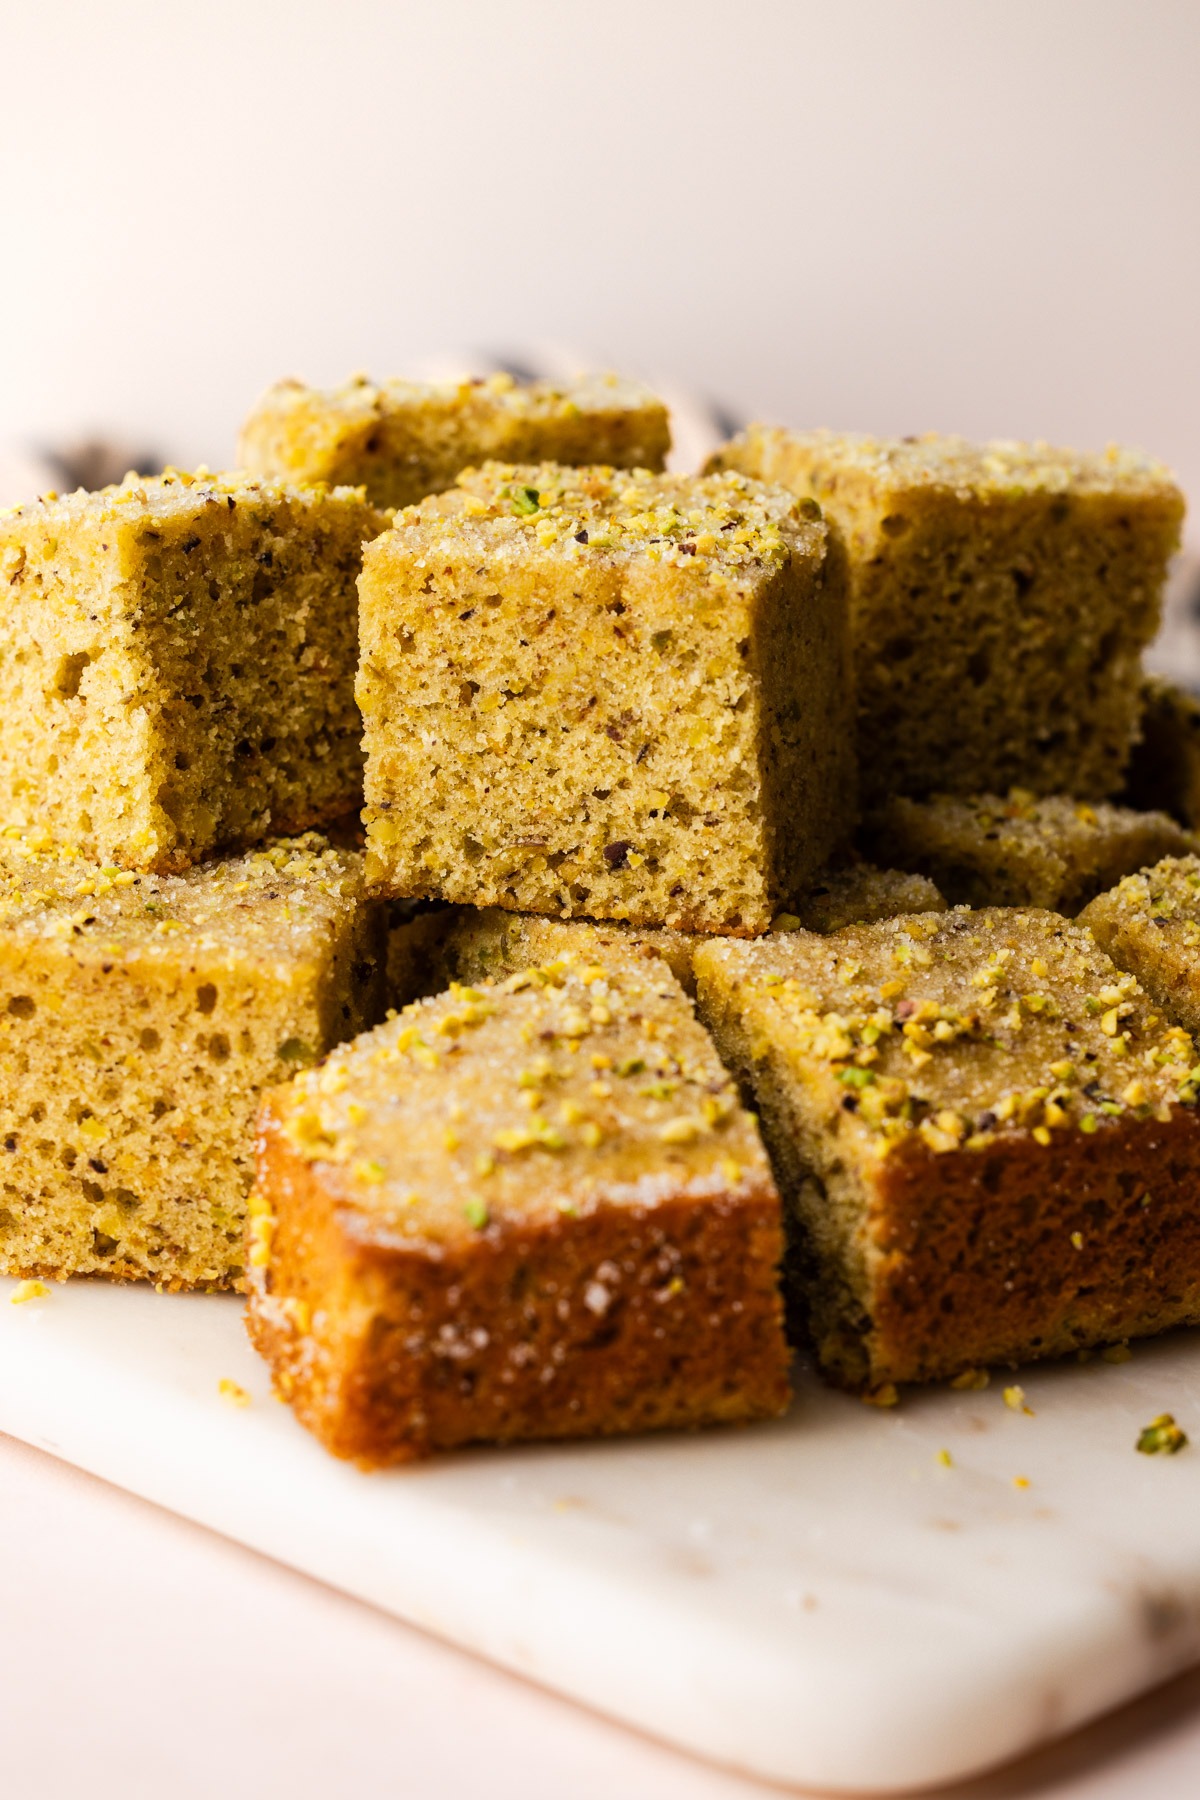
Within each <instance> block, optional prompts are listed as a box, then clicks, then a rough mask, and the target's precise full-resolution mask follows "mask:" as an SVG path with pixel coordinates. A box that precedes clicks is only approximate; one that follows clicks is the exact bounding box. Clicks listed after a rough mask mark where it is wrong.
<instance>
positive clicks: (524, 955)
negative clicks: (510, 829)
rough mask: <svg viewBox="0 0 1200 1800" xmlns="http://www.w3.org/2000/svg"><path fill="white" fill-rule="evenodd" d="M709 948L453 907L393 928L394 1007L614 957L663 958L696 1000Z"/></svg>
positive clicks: (645, 932) (636, 929)
mask: <svg viewBox="0 0 1200 1800" xmlns="http://www.w3.org/2000/svg"><path fill="white" fill-rule="evenodd" d="M704 941H705V940H704V939H703V937H701V936H700V935H699V934H698V933H696V932H690V931H670V930H668V929H666V928H665V927H664V928H662V929H656V928H655V927H654V926H645V927H642V926H637V925H626V924H624V923H622V922H621V921H620V920H613V921H610V922H609V923H607V924H595V923H593V921H592V920H590V919H547V918H545V917H544V916H543V915H541V914H540V913H512V912H506V911H505V909H504V908H503V907H502V906H483V907H474V906H446V907H441V908H439V909H438V910H437V911H434V912H423V913H417V914H416V916H415V917H414V918H412V919H407V920H402V921H401V922H399V923H398V924H396V925H393V927H392V930H391V933H390V936H389V938H388V982H389V995H390V999H391V1003H392V1005H393V1006H405V1005H407V1004H408V1002H409V1001H410V1000H418V999H422V998H424V997H426V996H427V995H430V994H437V993H441V991H442V990H443V989H444V988H448V987H449V986H450V985H451V983H452V982H456V981H457V982H465V983H466V984H467V985H468V986H469V987H473V986H476V985H477V984H478V983H480V982H496V981H503V980H505V979H506V978H507V977H508V976H509V975H515V974H517V973H518V971H519V970H521V969H527V968H529V967H530V965H531V964H534V963H550V962H553V961H554V960H555V958H556V957H560V956H574V957H576V958H579V957H582V958H583V959H584V961H594V960H595V959H596V958H597V957H603V956H605V955H606V954H608V953H610V952H611V953H612V954H613V955H620V956H627V957H628V956H634V957H657V958H659V959H660V960H661V961H662V962H664V963H666V965H667V967H668V968H669V969H670V971H671V973H672V975H674V977H675V979H676V981H677V982H678V983H679V985H680V987H681V988H682V989H683V991H684V993H685V994H688V995H692V994H694V993H695V982H694V980H693V977H692V953H693V951H694V950H695V948H696V945H697V944H698V943H702V942H704Z"/></svg>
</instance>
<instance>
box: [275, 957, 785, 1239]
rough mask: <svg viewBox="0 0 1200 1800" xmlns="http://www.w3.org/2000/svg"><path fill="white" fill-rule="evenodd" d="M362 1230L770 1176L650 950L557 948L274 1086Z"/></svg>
mask: <svg viewBox="0 0 1200 1800" xmlns="http://www.w3.org/2000/svg"><path fill="white" fill-rule="evenodd" d="M271 1104H272V1107H273V1108H274V1109H275V1110H276V1112H277V1114H278V1116H279V1117H280V1118H281V1120H282V1130H283V1133H284V1136H285V1137H286V1138H287V1140H288V1142H289V1143H290V1144H291V1146H292V1147H293V1149H294V1150H295V1151H296V1152H297V1153H298V1154H299V1155H300V1156H302V1157H303V1158H304V1159H305V1160H306V1161H309V1162H312V1163H318V1164H322V1165H325V1166H326V1171H327V1172H326V1175H325V1179H326V1181H327V1182H328V1183H329V1184H331V1185H332V1186H333V1187H334V1188H335V1190H336V1193H337V1201H338V1204H339V1207H340V1208H341V1209H342V1212H343V1223H344V1224H348V1225H349V1228H350V1229H351V1230H354V1231H356V1232H358V1233H359V1235H360V1236H361V1237H362V1238H364V1239H365V1240H367V1241H370V1242H374V1243H385V1244H386V1243H389V1242H392V1243H397V1244H400V1245H403V1244H405V1243H411V1242H413V1241H419V1242H421V1243H430V1242H435V1243H436V1242H443V1243H450V1244H454V1243H462V1242H466V1241H470V1240H471V1239H472V1238H473V1237H474V1236H475V1235H477V1234H478V1233H480V1232H482V1231H485V1230H486V1229H487V1228H488V1227H489V1225H492V1224H503V1223H519V1222H524V1221H540V1222H552V1221H553V1220H554V1219H555V1218H556V1217H559V1216H566V1217H568V1218H570V1217H576V1216H582V1215H586V1214H587V1213H589V1212H590V1211H592V1210H594V1209H595V1208H596V1207H597V1206H600V1205H608V1206H614V1205H615V1206H622V1207H634V1208H649V1207H653V1206H654V1205H655V1204H657V1203H659V1202H661V1201H663V1200H665V1199H668V1198H672V1197H677V1196H680V1195H686V1196H688V1197H691V1198H695V1199H698V1200H699V1199H707V1198H714V1199H715V1198H717V1197H720V1196H729V1197H730V1198H736V1196H737V1193H738V1190H739V1189H740V1190H743V1191H746V1192H748V1191H749V1186H753V1187H754V1188H755V1189H756V1190H757V1191H758V1192H759V1193H761V1191H762V1188H763V1186H764V1184H765V1185H766V1186H767V1187H768V1188H769V1187H770V1179H771V1178H770V1173H769V1170H768V1168H767V1164H766V1160H765V1155H764V1152H763V1150H762V1147H761V1144H760V1142H759V1139H758V1134H757V1131H756V1130H755V1127H754V1125H753V1123H752V1121H751V1120H750V1118H749V1116H748V1115H747V1114H746V1113H745V1112H743V1110H742V1108H741V1106H740V1105H739V1102H738V1097H737V1090H736V1088H735V1086H734V1083H733V1080H732V1077H731V1076H730V1075H729V1074H728V1073H727V1072H726V1070H725V1069H724V1068H723V1067H722V1065H721V1063H720V1061H719V1060H718V1058H717V1055H716V1051H715V1050H714V1049H713V1046H712V1044H711V1042H710V1041H709V1039H708V1036H707V1034H706V1033H705V1032H704V1031H703V1030H702V1029H701V1028H700V1026H699V1025H697V1023H696V1021H695V1018H694V1017H693V1014H692V1009H691V1006H690V1004H689V1003H688V1001H687V1000H686V999H685V998H684V995H683V993H682V991H681V990H680V988H679V986H678V984H677V983H676V981H675V980H674V978H673V976H672V975H671V974H670V972H669V971H668V970H667V968H666V967H665V966H664V965H663V964H662V963H659V962H656V961H653V960H644V959H639V958H636V957H632V956H628V955H625V954H621V953H618V952H614V951H613V950H612V949H605V950H604V952H603V954H602V955H601V956H599V957H597V958H595V960H593V961H589V960H587V959H586V958H584V957H579V956H576V955H574V954H572V953H567V954H564V955H561V956H558V957H556V958H555V959H554V960H553V961H551V962H547V963H541V964H534V965H532V966H530V967H529V968H526V969H522V970H519V971H517V972H516V973H515V974H513V975H511V976H509V977H508V978H507V979H506V980H503V981H499V982H496V983H488V984H481V985H480V986H478V987H465V986H462V985H460V984H458V983H455V984H454V985H453V986H452V987H451V989H450V990H449V992H447V993H445V994H440V995H437V996H436V997H435V998H433V999H428V1000H420V1001H416V1002H414V1003H413V1004H412V1005H410V1006H407V1007H405V1009H404V1010H403V1012H401V1013H399V1014H397V1015H395V1016H393V1017H392V1018H391V1019H389V1020H388V1022H387V1023H386V1024H384V1025H381V1026H378V1027H377V1028H376V1029H375V1030H374V1031H371V1032H367V1033H365V1034H364V1035H363V1036H362V1037H359V1038H356V1039H355V1040H354V1042H353V1043H352V1044H348V1045H345V1046H343V1047H342V1048H341V1049H339V1050H337V1051H335V1052H334V1054H333V1055H332V1056H331V1057H329V1058H328V1059H327V1060H326V1062H325V1063H324V1065H323V1066H322V1067H321V1068H319V1069H314V1070H309V1071H307V1072H306V1073H305V1074H303V1075H300V1076H298V1077H297V1079H296V1080H295V1081H294V1082H292V1083H291V1084H289V1086H288V1087H286V1088H280V1089H276V1090H274V1092H273V1094H272V1096H271Z"/></svg>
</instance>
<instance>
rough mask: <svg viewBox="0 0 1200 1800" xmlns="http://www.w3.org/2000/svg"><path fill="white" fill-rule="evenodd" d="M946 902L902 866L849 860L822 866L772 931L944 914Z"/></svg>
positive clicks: (829, 928) (923, 878)
mask: <svg viewBox="0 0 1200 1800" xmlns="http://www.w3.org/2000/svg"><path fill="white" fill-rule="evenodd" d="M945 910H946V901H945V898H944V896H943V895H942V893H941V892H940V891H939V889H938V888H937V887H936V885H935V884H934V883H933V882H932V881H930V879H929V877H928V876H927V875H910V874H908V873H906V872H905V871H904V870H903V869H878V868H876V867H875V865H874V863H869V862H860V863H853V864H851V865H850V866H848V867H847V868H844V869H826V870H824V871H823V872H822V874H821V875H819V876H818V877H817V879H816V880H815V881H814V882H813V884H812V886H811V887H810V888H809V889H808V891H807V892H806V893H805V894H804V895H803V897H802V898H801V899H800V900H798V901H797V902H796V910H795V911H794V912H786V913H780V914H779V916H778V917H777V918H776V919H775V921H774V923H773V925H772V927H771V929H772V930H773V931H795V930H797V929H798V928H802V929H803V930H805V931H819V932H821V933H822V935H824V934H826V933H828V932H831V931H841V930H842V928H843V927H844V926H846V925H866V924H870V923H871V922H872V921H874V920H876V919H894V918H895V917H896V916H897V915H898V914H900V913H916V912H945Z"/></svg>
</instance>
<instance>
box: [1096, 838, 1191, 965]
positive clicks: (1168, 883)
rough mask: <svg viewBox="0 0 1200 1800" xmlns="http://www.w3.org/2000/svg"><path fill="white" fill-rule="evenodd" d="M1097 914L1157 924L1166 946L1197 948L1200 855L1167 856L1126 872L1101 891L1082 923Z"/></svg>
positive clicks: (1114, 921)
mask: <svg viewBox="0 0 1200 1800" xmlns="http://www.w3.org/2000/svg"><path fill="white" fill-rule="evenodd" d="M1095 915H1101V916H1103V918H1104V919H1105V920H1106V922H1107V923H1108V924H1110V925H1124V926H1145V927H1147V928H1150V927H1153V929H1154V932H1155V935H1156V937H1157V938H1159V939H1160V940H1161V943H1162V945H1163V947H1164V948H1165V947H1166V946H1167V945H1168V944H1177V945H1178V946H1179V947H1180V948H1182V949H1184V950H1193V949H1194V948H1195V947H1196V946H1197V945H1200V857H1197V856H1165V857H1163V859H1162V861H1161V862H1157V863H1155V865H1154V867H1153V868H1151V869H1139V870H1138V872H1137V874H1136V875H1126V876H1125V878H1124V880H1123V881H1119V882H1118V883H1117V885H1116V886H1115V887H1112V888H1109V889H1108V891H1107V892H1106V893H1103V894H1099V895H1097V897H1096V899H1095V900H1093V901H1092V903H1091V905H1090V906H1089V907H1087V908H1086V909H1085V911H1084V912H1083V914H1082V915H1081V923H1083V924H1087V923H1088V921H1089V919H1090V918H1091V917H1093V916H1095ZM1189 960H1190V959H1189Z"/></svg>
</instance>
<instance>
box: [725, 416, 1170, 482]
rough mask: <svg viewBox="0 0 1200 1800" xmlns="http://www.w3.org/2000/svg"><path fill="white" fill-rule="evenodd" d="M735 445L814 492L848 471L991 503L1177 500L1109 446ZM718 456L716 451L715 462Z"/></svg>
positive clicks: (763, 437) (816, 439) (771, 438)
mask: <svg viewBox="0 0 1200 1800" xmlns="http://www.w3.org/2000/svg"><path fill="white" fill-rule="evenodd" d="M739 444H747V445H750V446H756V445H757V446H760V447H762V448H764V449H766V448H768V447H771V448H774V449H776V450H777V451H779V452H789V451H790V452H791V453H792V454H794V455H796V456H798V457H803V459H804V460H805V462H806V463H808V464H810V465H811V469H810V473H811V475H812V478H813V479H814V481H815V483H816V485H817V486H818V487H820V486H821V484H822V477H827V476H831V475H835V474H841V473H843V472H853V473H854V474H856V475H858V476H861V477H864V478H865V479H866V480H867V481H868V482H869V483H870V484H872V485H875V486H878V487H881V488H885V489H899V488H953V489H962V490H969V491H970V492H971V493H974V494H981V495H983V496H985V497H990V498H1002V497H1008V496H1016V495H1019V494H1023V493H1061V492H1064V491H1065V490H1067V489H1070V490H1071V491H1073V492H1076V493H1078V492H1095V493H1107V492H1111V491H1112V490H1113V489H1121V490H1125V491H1130V492H1133V493H1146V494H1149V493H1157V492H1160V491H1162V490H1165V489H1170V490H1171V491H1172V492H1174V493H1177V491H1178V490H1177V489H1176V484H1175V477H1174V476H1173V475H1172V473H1171V471H1170V469H1168V468H1167V467H1166V465H1165V464H1164V463H1161V462H1158V461H1156V460H1155V459H1154V458H1153V457H1150V456H1146V455H1145V454H1143V452H1141V451H1140V450H1131V449H1124V448H1122V447H1121V446H1120V445H1117V444H1110V445H1109V446H1108V447H1107V448H1106V449H1104V450H1100V451H1084V450H1063V449H1058V448H1056V447H1055V446H1054V445H1052V444H1046V443H1041V442H1034V443H1018V442H1016V441H1013V440H1009V439H994V440H992V441H991V442H987V443H979V444H976V443H971V442H970V441H969V440H968V439H966V438H961V437H952V436H943V435H942V434H940V433H938V432H934V431H927V432H923V433H922V434H921V435H919V436H916V437H901V438H877V437H870V436H867V435H866V434H865V433H860V432H836V431H825V430H821V431H787V430H785V429H784V428H783V427H781V426H771V425H751V426H750V427H749V429H748V430H747V432H746V433H745V434H744V437H743V438H741V439H735V440H734V447H735V449H736V447H737V445H739ZM720 455H721V452H720V451H718V452H717V457H718V459H719V458H720Z"/></svg>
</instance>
